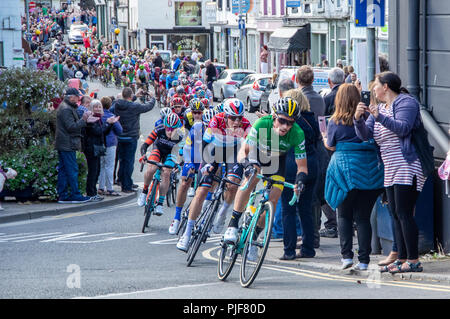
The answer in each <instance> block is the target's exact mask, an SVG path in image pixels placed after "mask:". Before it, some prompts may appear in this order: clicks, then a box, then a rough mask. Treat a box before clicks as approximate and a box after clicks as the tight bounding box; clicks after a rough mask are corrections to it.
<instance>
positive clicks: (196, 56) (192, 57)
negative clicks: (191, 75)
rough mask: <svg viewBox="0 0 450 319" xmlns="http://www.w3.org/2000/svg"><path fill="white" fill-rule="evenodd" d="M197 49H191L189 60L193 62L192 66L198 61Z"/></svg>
mask: <svg viewBox="0 0 450 319" xmlns="http://www.w3.org/2000/svg"><path fill="white" fill-rule="evenodd" d="M198 54H199V53H198V49H197V48H192V54H191V60H192V61H193V62H194V64H196V63H197V60H198Z"/></svg>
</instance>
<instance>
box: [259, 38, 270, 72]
mask: <svg viewBox="0 0 450 319" xmlns="http://www.w3.org/2000/svg"><path fill="white" fill-rule="evenodd" d="M268 57H269V51H268V49H267V45H263V47H262V50H261V54H260V55H259V60H260V61H261V73H264V74H265V73H269V64H268Z"/></svg>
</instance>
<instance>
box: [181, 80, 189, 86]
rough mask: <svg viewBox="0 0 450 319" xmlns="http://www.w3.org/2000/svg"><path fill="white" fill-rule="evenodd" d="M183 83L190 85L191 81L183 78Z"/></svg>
mask: <svg viewBox="0 0 450 319" xmlns="http://www.w3.org/2000/svg"><path fill="white" fill-rule="evenodd" d="M181 84H183V85H188V84H189V81H188V80H187V79H183V80H181Z"/></svg>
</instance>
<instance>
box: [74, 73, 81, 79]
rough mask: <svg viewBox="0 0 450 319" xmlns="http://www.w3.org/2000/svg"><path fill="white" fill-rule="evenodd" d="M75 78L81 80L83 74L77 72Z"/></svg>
mask: <svg viewBox="0 0 450 319" xmlns="http://www.w3.org/2000/svg"><path fill="white" fill-rule="evenodd" d="M75 77H76V78H77V79H81V78H82V77H83V73H82V72H81V71H77V73H75Z"/></svg>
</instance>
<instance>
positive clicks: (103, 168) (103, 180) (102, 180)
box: [98, 96, 122, 196]
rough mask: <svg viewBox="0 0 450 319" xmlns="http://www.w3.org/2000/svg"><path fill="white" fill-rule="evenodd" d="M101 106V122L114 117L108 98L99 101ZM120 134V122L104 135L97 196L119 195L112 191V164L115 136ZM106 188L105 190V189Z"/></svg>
mask: <svg viewBox="0 0 450 319" xmlns="http://www.w3.org/2000/svg"><path fill="white" fill-rule="evenodd" d="M100 102H101V103H102V106H103V117H102V121H103V122H106V120H107V119H108V118H110V117H114V114H113V113H111V112H110V111H109V109H110V107H111V104H112V101H111V99H110V98H109V97H107V96H105V97H102V99H101V100H100ZM120 134H122V126H121V125H120V122H116V123H114V125H113V127H112V130H111V132H110V133H109V134H108V135H106V141H105V142H106V144H105V145H106V155H105V156H103V157H101V159H100V176H99V180H98V188H99V190H98V194H99V195H107V196H120V194H119V193H117V192H115V191H114V188H113V185H114V178H113V175H114V164H115V159H116V149H117V136H119V135H120ZM105 187H106V188H105Z"/></svg>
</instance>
